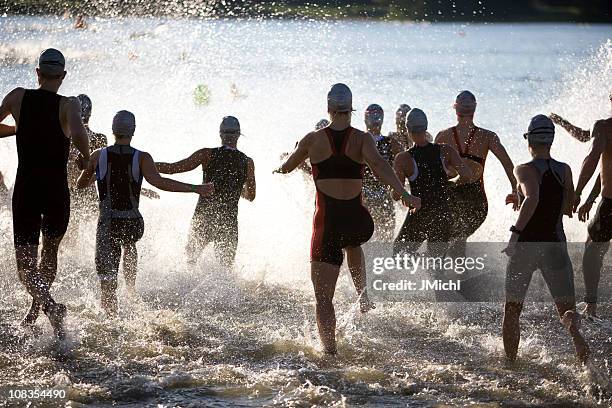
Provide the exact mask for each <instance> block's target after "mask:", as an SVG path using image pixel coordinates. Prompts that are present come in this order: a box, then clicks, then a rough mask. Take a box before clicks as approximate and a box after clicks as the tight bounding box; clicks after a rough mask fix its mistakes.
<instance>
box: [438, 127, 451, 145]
mask: <svg viewBox="0 0 612 408" xmlns="http://www.w3.org/2000/svg"><path fill="white" fill-rule="evenodd" d="M452 134H453V128H452V127H449V128H446V129H442V130H441V131H439V132H438V134H437V135H436V138H435V140H436V141H437V142H444V141H447V140H449V137H450V136H451V135H452Z"/></svg>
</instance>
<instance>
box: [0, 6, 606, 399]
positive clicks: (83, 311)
mask: <svg viewBox="0 0 612 408" xmlns="http://www.w3.org/2000/svg"><path fill="white" fill-rule="evenodd" d="M88 23H89V29H87V30H73V29H71V23H70V22H68V21H64V20H60V19H56V18H48V17H5V18H1V19H0V37H1V38H2V39H3V41H2V45H0V93H2V94H6V93H7V92H8V91H9V90H10V89H12V88H13V87H15V86H30V87H33V86H35V78H34V75H33V67H34V63H35V60H36V57H37V55H38V53H39V52H40V50H41V49H43V48H45V47H48V46H54V47H57V48H59V49H61V50H63V51H64V52H65V55H66V57H67V60H68V65H67V70H68V77H67V79H66V81H65V85H64V86H63V88H62V90H61V91H62V92H63V93H64V94H68V95H76V94H79V93H86V94H88V95H89V96H90V97H91V98H92V100H93V115H92V119H91V127H92V129H94V130H96V131H99V132H103V133H106V134H107V135H110V125H111V118H112V115H113V113H114V112H115V111H117V110H119V109H129V110H131V111H133V112H134V113H135V114H136V117H137V131H136V137H135V138H134V145H135V146H136V147H138V148H141V149H144V150H146V151H149V152H150V153H152V155H153V157H154V158H155V159H156V160H159V161H174V160H177V159H179V158H183V157H186V156H187V155H188V154H190V153H192V152H193V151H194V150H196V149H197V148H200V147H203V146H214V145H216V144H217V143H218V136H217V133H218V125H219V122H220V120H221V118H222V117H223V116H225V115H228V114H232V115H235V116H237V117H238V118H239V119H240V121H241V124H242V128H243V131H244V133H245V134H246V136H245V137H243V138H242V139H241V141H240V145H239V147H240V148H241V149H242V150H243V151H245V152H246V153H247V154H248V155H250V156H251V157H253V158H254V160H255V163H256V169H257V170H256V174H257V179H258V180H257V181H258V197H257V199H256V200H255V202H254V203H246V202H245V203H241V207H240V244H239V250H238V258H237V271H236V272H235V273H229V272H227V271H224V270H223V269H222V268H220V267H219V266H218V265H217V264H216V263H215V262H214V260H213V257H212V251H208V250H207V251H206V252H205V254H204V256H203V257H202V259H201V262H200V264H199V268H198V270H197V271H195V272H190V271H188V270H187V268H186V267H185V262H184V260H183V251H184V245H185V242H186V232H187V228H188V225H189V221H190V217H191V212H192V211H193V208H194V206H195V200H196V199H195V198H194V197H192V196H188V195H181V194H170V193H162V199H161V200H160V201H148V200H143V203H142V212H143V214H144V217H145V222H146V232H145V237H144V238H143V240H142V241H141V242H140V243H139V254H140V265H139V277H138V284H137V286H138V292H139V294H140V296H139V298H130V297H128V295H127V294H126V293H125V292H124V291H123V290H121V291H120V296H121V309H122V318H121V319H116V320H113V319H107V318H105V317H104V315H103V314H102V312H101V311H100V309H99V307H98V296H99V295H98V290H97V279H96V277H95V272H94V266H93V245H94V228H95V226H94V223H93V221H91V222H88V223H85V224H84V225H83V226H82V227H81V230H80V234H79V239H78V240H77V241H76V242H73V243H71V244H70V245H65V246H64V248H63V249H62V253H61V256H60V270H59V273H58V279H57V281H56V284H55V286H54V289H53V290H54V294H55V295H56V296H57V298H58V299H59V300H61V301H65V302H66V303H67V304H68V307H69V311H70V315H69V319H68V328H69V332H70V338H69V341H68V342H67V344H66V345H64V346H63V347H61V348H59V349H58V348H57V347H55V345H53V344H52V342H51V341H50V340H49V339H50V336H49V331H50V329H49V328H48V327H47V323H46V322H44V319H41V320H40V323H39V325H40V327H42V328H43V330H44V334H43V335H40V336H33V337H31V338H30V337H20V336H17V335H15V334H14V327H13V324H14V323H15V322H17V321H18V320H19V318H20V317H21V316H22V313H24V311H25V309H26V306H27V304H28V296H27V295H26V294H25V292H24V291H23V289H22V288H21V286H20V284H19V283H18V280H17V278H16V271H15V268H14V258H13V254H12V243H11V239H10V236H11V222H10V214H9V213H8V212H7V211H4V212H1V213H0V229H1V230H2V231H3V234H1V236H0V248H2V250H1V251H0V265H2V266H0V293H2V296H1V298H0V310H1V313H0V336H1V337H0V344H2V345H3V346H4V347H3V348H2V350H0V398H2V397H3V396H4V395H5V394H6V393H5V391H6V390H7V389H9V388H16V387H18V386H19V387H23V386H24V385H27V386H28V387H37V388H47V387H53V386H57V387H66V388H67V390H68V396H69V398H70V399H72V400H74V401H76V402H80V403H86V404H94V405H105V404H110V403H111V402H112V401H120V402H122V403H124V404H126V405H130V404H132V406H142V405H143V403H142V401H145V403H146V404H150V405H155V404H156V403H160V404H163V405H164V406H178V405H180V406H189V405H190V404H194V406H196V405H197V403H195V402H194V401H196V400H199V401H205V402H206V403H207V404H215V403H216V404H219V405H227V406H230V405H243V406H259V405H262V404H267V405H278V406H285V405H287V406H310V405H314V404H318V405H321V406H344V405H361V404H365V405H371V406H385V405H388V406H391V405H398V404H411V405H414V406H435V405H437V404H450V405H452V404H461V405H463V404H470V403H480V404H483V405H487V404H490V405H491V406H494V405H496V404H498V403H500V402H502V401H505V402H507V403H509V404H521V403H522V404H525V405H527V406H529V405H533V406H541V405H546V404H549V405H553V404H558V405H559V406H567V405H578V406H592V405H596V404H602V405H604V406H605V405H607V404H610V402H611V395H612V391H611V388H610V387H611V385H610V374H611V372H612V371H611V368H610V367H611V365H610V355H612V340H611V334H610V331H606V330H605V329H601V328H596V327H594V326H588V325H587V326H586V328H585V330H586V334H587V336H588V337H589V339H590V340H591V342H592V344H594V345H596V347H595V350H594V363H593V365H592V367H590V368H580V367H579V366H578V365H577V364H576V362H575V359H574V358H573V355H572V347H571V344H570V341H569V339H567V338H566V336H565V334H564V332H563V330H562V328H561V326H560V325H559V324H558V321H557V319H556V318H555V317H554V310H553V308H552V306H550V305H538V306H534V305H529V306H528V307H527V308H526V309H527V310H526V311H525V315H524V318H523V324H524V329H523V341H522V344H521V349H520V352H519V353H520V354H519V357H520V361H519V362H518V363H516V364H514V365H507V364H506V363H505V362H504V360H503V358H502V355H503V345H502V343H501V338H500V330H501V328H500V324H501V323H500V322H501V310H500V306H499V305H497V304H468V305H458V306H456V307H454V308H453V310H450V309H449V310H446V309H445V308H444V307H441V306H440V305H431V304H426V303H402V304H384V305H379V307H378V309H377V310H376V311H374V312H372V313H370V314H368V315H366V316H356V315H355V312H354V310H355V307H354V302H355V300H356V299H355V296H354V289H352V286H351V284H350V282H349V279H347V278H346V277H343V278H342V279H341V282H340V284H339V287H338V290H337V294H336V306H337V313H338V321H339V328H340V329H341V330H340V332H341V335H340V336H339V337H340V339H339V351H340V356H339V357H338V358H337V359H326V358H324V357H323V356H322V355H321V354H320V352H319V351H318V348H319V346H318V340H317V334H316V327H315V325H314V321H313V298H312V294H311V292H312V289H311V287H310V283H309V265H308V248H309V239H310V232H311V216H312V210H313V187H312V182H311V181H309V180H307V179H306V178H304V176H302V175H301V174H298V173H296V174H292V175H290V176H285V177H280V176H272V175H271V170H272V168H274V167H275V166H276V164H277V163H278V162H279V154H280V153H281V152H283V151H287V150H290V149H291V148H292V146H293V144H294V143H295V141H296V140H298V139H299V138H300V137H301V136H303V135H304V134H305V133H306V132H307V131H309V130H310V129H311V128H313V127H314V124H315V123H316V122H317V121H318V120H319V119H320V118H322V117H324V116H325V93H326V91H327V89H328V87H329V85H330V84H332V83H334V82H338V81H342V82H346V83H348V84H349V85H350V86H351V87H352V89H353V93H354V95H355V104H356V109H357V112H356V114H355V116H354V125H355V126H357V127H362V117H361V112H362V110H363V109H364V108H365V107H366V106H367V105H368V104H370V103H373V102H376V103H379V104H380V105H382V106H383V107H384V108H385V110H386V114H387V115H386V118H387V119H386V123H385V129H386V130H387V131H388V130H392V126H393V123H392V122H393V120H392V118H393V114H392V112H394V110H395V108H396V107H397V106H398V105H399V104H400V103H409V104H410V105H411V106H418V107H420V108H422V109H424V110H425V111H426V112H427V114H428V117H429V118H430V131H431V132H432V133H434V132H437V131H438V130H441V129H443V128H445V127H448V126H451V125H452V124H453V120H454V118H453V111H452V109H451V106H452V102H453V100H454V96H455V95H456V93H457V92H458V91H459V90H462V89H470V90H472V91H473V92H474V93H475V94H476V96H477V98H478V101H479V105H478V111H477V117H476V121H477V123H478V124H479V125H481V126H483V127H486V128H490V129H492V130H494V131H496V132H497V133H498V134H499V135H500V137H501V139H502V141H503V143H504V144H505V145H506V147H507V148H508V150H509V152H510V155H511V156H512V158H513V160H514V161H515V162H521V161H526V160H527V156H528V152H527V150H526V147H525V145H524V141H523V140H522V137H521V135H522V133H523V132H524V129H525V128H526V126H527V124H528V121H529V118H530V117H531V116H533V115H535V114H536V113H548V112H550V111H555V112H557V113H560V114H561V115H563V116H566V117H567V118H568V119H569V120H571V121H572V122H574V123H576V124H577V125H579V126H582V127H585V128H586V127H588V126H590V125H591V124H592V123H593V121H594V120H595V119H597V118H600V117H607V116H608V115H609V113H610V112H609V105H608V102H607V94H608V92H609V86H610V85H609V84H610V83H612V40H611V39H610V26H573V25H537V24H530V25H497V24H496V25H462V26H459V25H447V24H408V23H388V22H377V23H368V22H311V21H255V20H253V21H223V20H191V19H138V18H129V19H104V18H98V19H91V21H89V22H88ZM459 32H461V33H462V34H461V35H459V34H458V33H459ZM200 85H202V86H205V87H206V89H207V90H208V92H209V96H210V99H209V103H207V104H196V103H194V90H195V89H196V88H197V87H198V86H200ZM236 95H240V97H236ZM586 149H587V146H586V145H581V144H580V143H578V142H576V141H573V140H570V138H569V137H567V136H566V134H565V132H564V131H561V130H559V131H558V138H557V142H556V144H555V147H554V154H555V155H556V156H557V157H558V158H559V159H560V160H566V161H568V162H569V163H570V164H571V165H572V168H573V170H574V173H575V174H577V172H578V170H579V163H580V161H581V159H582V157H583V154H584V153H585V151H586ZM0 166H1V168H0V171H2V172H3V173H5V174H6V178H7V182H8V183H9V184H10V183H11V182H12V180H13V179H14V174H15V168H16V153H15V147H14V141H13V140H10V139H9V140H3V141H0ZM200 177H201V175H200V174H199V173H197V172H192V173H189V174H186V175H181V176H179V177H178V178H179V179H181V180H185V181H191V182H196V181H198V180H200ZM485 177H486V185H487V191H488V195H489V199H490V212H489V218H488V219H487V221H486V222H485V224H484V225H483V226H482V228H481V229H480V230H479V231H478V232H477V234H476V235H475V237H474V238H473V239H474V240H476V241H477V240H485V239H486V240H492V241H496V240H503V239H505V238H506V235H507V229H508V226H509V225H511V224H512V222H513V219H514V217H515V215H514V214H513V213H512V212H511V211H510V210H509V209H507V208H505V207H504V206H503V201H502V200H503V198H504V197H505V194H506V193H507V191H508V189H509V186H508V183H507V181H506V180H505V175H504V173H503V169H502V168H501V166H500V165H499V164H498V163H497V162H496V161H495V160H494V159H491V160H489V162H488V166H487V170H486V172H485ZM401 216H403V213H402V214H400V215H398V218H399V217H401ZM566 229H567V231H568V236H569V238H570V240H573V241H581V240H582V239H583V237H584V235H585V227H584V225H583V224H580V223H578V222H577V221H574V220H572V221H568V222H566ZM343 275H345V274H343ZM609 312H610V308H609V305H603V307H602V313H603V314H604V315H606V314H607V315H609V314H610V313H609ZM138 401H140V402H138Z"/></svg>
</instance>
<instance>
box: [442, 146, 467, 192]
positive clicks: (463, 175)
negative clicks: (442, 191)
mask: <svg viewBox="0 0 612 408" xmlns="http://www.w3.org/2000/svg"><path fill="white" fill-rule="evenodd" d="M441 147H442V154H443V155H444V158H445V159H447V163H448V164H449V165H450V166H451V167H452V168H453V169H455V171H456V172H457V174H458V175H459V177H458V178H456V179H455V180H454V182H455V183H456V184H463V183H465V182H467V181H468V180H470V179H471V178H472V169H470V168H469V167H468V166H467V165H466V164H465V162H464V161H463V160H461V156H459V153H457V150H455V149H454V148H453V147H452V146H449V145H442V146H441Z"/></svg>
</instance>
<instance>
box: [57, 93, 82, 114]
mask: <svg viewBox="0 0 612 408" xmlns="http://www.w3.org/2000/svg"><path fill="white" fill-rule="evenodd" d="M60 106H61V107H63V108H65V109H69V110H74V111H76V112H80V111H81V102H79V99H78V98H77V97H76V96H62V97H61V98H60Z"/></svg>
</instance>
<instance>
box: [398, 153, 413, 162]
mask: <svg viewBox="0 0 612 408" xmlns="http://www.w3.org/2000/svg"><path fill="white" fill-rule="evenodd" d="M407 162H412V153H411V152H410V150H406V151H403V152H401V153H398V154H397V156H395V163H402V164H403V163H407Z"/></svg>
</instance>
